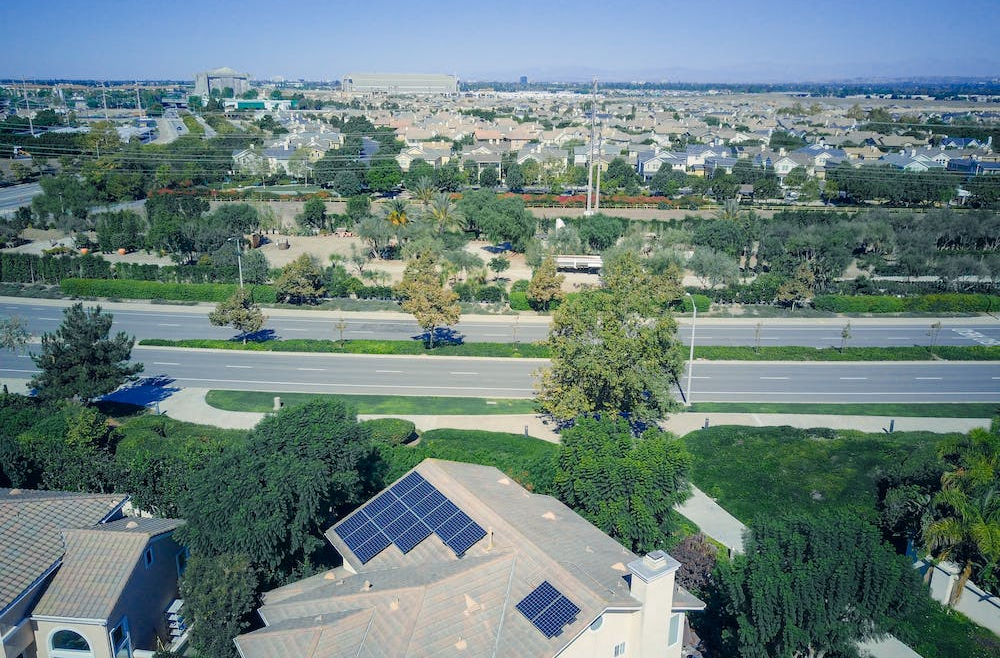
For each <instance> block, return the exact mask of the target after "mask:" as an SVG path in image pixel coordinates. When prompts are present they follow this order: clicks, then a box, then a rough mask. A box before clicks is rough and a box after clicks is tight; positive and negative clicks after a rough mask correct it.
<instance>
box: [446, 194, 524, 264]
mask: <svg viewBox="0 0 1000 658" xmlns="http://www.w3.org/2000/svg"><path fill="white" fill-rule="evenodd" d="M458 209H459V211H461V213H462V216H463V218H464V219H465V230H466V231H468V232H472V233H475V234H476V237H477V238H478V237H479V236H480V235H485V236H486V238H487V239H489V240H492V241H493V242H504V241H507V242H510V243H511V246H512V247H513V249H514V251H524V248H525V246H526V245H527V243H528V240H530V239H531V237H532V236H533V235H534V234H535V229H536V228H537V226H538V220H537V219H535V216H534V215H532V214H531V213H530V212H528V210H527V209H525V207H524V201H522V200H521V199H519V198H516V197H507V198H501V197H498V196H497V195H496V194H494V193H493V192H492V191H490V190H474V191H472V192H466V193H464V194H463V195H462V199H461V200H460V201H459V202H458Z"/></svg>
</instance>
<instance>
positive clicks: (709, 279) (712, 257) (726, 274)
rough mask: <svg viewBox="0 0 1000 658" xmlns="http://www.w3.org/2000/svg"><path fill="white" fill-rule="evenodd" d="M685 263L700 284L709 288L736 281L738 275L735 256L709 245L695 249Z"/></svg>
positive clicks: (738, 268) (738, 267)
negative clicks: (720, 251) (699, 280)
mask: <svg viewBox="0 0 1000 658" xmlns="http://www.w3.org/2000/svg"><path fill="white" fill-rule="evenodd" d="M687 264H688V267H689V268H691V271H692V272H694V274H695V276H697V277H698V278H699V279H701V282H702V284H703V285H705V286H707V287H709V288H714V287H716V286H718V285H724V286H727V285H730V284H733V283H736V281H737V279H739V276H740V266H739V263H737V262H736V259H735V258H732V257H730V256H728V255H726V254H723V253H719V252H718V251H715V250H714V249H712V248H710V247H699V248H697V249H695V250H694V254H692V256H691V258H690V260H688V263H687Z"/></svg>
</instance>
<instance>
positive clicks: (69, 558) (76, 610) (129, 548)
mask: <svg viewBox="0 0 1000 658" xmlns="http://www.w3.org/2000/svg"><path fill="white" fill-rule="evenodd" d="M182 523H183V521H180V520H178V519H141V518H139V519H133V518H125V519H119V520H117V521H113V522H111V523H107V524H104V525H100V526H98V527H95V528H80V529H76V530H66V531H64V532H63V540H64V541H65V544H66V556H65V557H64V558H63V563H62V566H61V567H59V571H58V572H57V573H56V576H55V578H53V579H52V583H51V584H50V585H49V587H48V589H46V590H45V594H43V595H42V598H41V599H39V601H38V603H37V604H36V605H35V609H34V611H33V612H32V614H33V615H36V616H43V617H66V618H71V619H102V620H103V619H107V618H108V617H109V616H110V615H111V613H112V611H113V610H114V607H115V604H116V603H117V602H118V599H119V598H120V597H121V594H122V591H124V589H125V585H127V584H128V580H129V577H130V576H131V575H132V571H133V570H134V569H135V568H136V565H137V564H139V562H140V559H141V557H142V553H143V551H144V550H145V548H146V545H147V544H148V543H149V540H150V539H151V538H152V537H155V536H157V535H161V534H163V533H165V532H170V531H172V530H174V529H176V528H177V527H178V526H180V525H181V524H182Z"/></svg>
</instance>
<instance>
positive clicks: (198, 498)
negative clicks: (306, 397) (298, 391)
mask: <svg viewBox="0 0 1000 658" xmlns="http://www.w3.org/2000/svg"><path fill="white" fill-rule="evenodd" d="M372 463H373V462H372V452H371V447H370V446H369V444H368V442H367V441H366V440H365V434H364V431H363V429H362V428H361V426H360V425H358V423H357V419H356V416H355V414H354V411H353V409H351V408H349V407H348V406H346V405H345V404H344V403H343V402H342V401H339V400H316V401H312V402H308V403H306V404H304V405H300V406H296V407H290V408H288V409H283V410H282V411H280V412H278V413H277V414H275V415H273V416H269V417H267V418H265V419H264V420H262V421H261V422H260V423H259V424H258V425H257V427H255V428H254V429H253V431H251V432H250V434H249V435H248V436H247V438H246V440H245V441H241V442H238V443H235V444H232V445H230V446H226V447H224V448H223V449H222V450H221V451H220V452H219V453H218V454H216V455H214V456H212V457H210V458H209V459H207V460H206V461H205V462H204V463H203V464H202V467H201V468H200V469H197V470H195V471H193V472H191V473H190V474H189V477H188V481H187V486H186V487H185V491H184V492H183V493H182V494H181V500H180V512H181V514H182V515H183V516H184V518H186V519H187V520H188V522H187V524H186V525H185V526H184V528H183V529H182V530H181V531H179V532H180V534H181V536H182V538H181V540H182V541H183V542H184V543H185V545H187V546H190V548H191V550H192V552H196V553H201V554H220V553H242V554H244V555H246V556H247V557H248V558H249V559H250V563H251V564H253V565H254V566H256V567H259V568H261V569H262V571H263V574H264V575H266V576H267V577H268V579H269V580H278V579H281V578H282V577H283V576H286V575H288V574H289V573H291V572H292V571H293V570H295V569H297V568H300V567H301V566H302V565H304V564H311V563H314V562H315V560H316V554H317V552H318V551H321V550H323V549H324V548H325V543H324V542H323V540H322V539H321V537H322V532H323V530H325V529H326V528H327V527H329V525H331V524H332V523H333V522H334V521H335V520H336V518H337V517H338V516H340V515H342V514H345V513H346V512H348V511H350V509H352V508H353V507H354V506H355V505H357V504H358V503H360V502H361V501H362V500H363V496H364V494H366V493H367V491H368V490H369V488H370V480H371V477H372V476H371V469H372Z"/></svg>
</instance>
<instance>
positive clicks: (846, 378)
mask: <svg viewBox="0 0 1000 658" xmlns="http://www.w3.org/2000/svg"><path fill="white" fill-rule="evenodd" d="M841 379H844V380H848V379H868V378H867V377H841Z"/></svg>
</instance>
